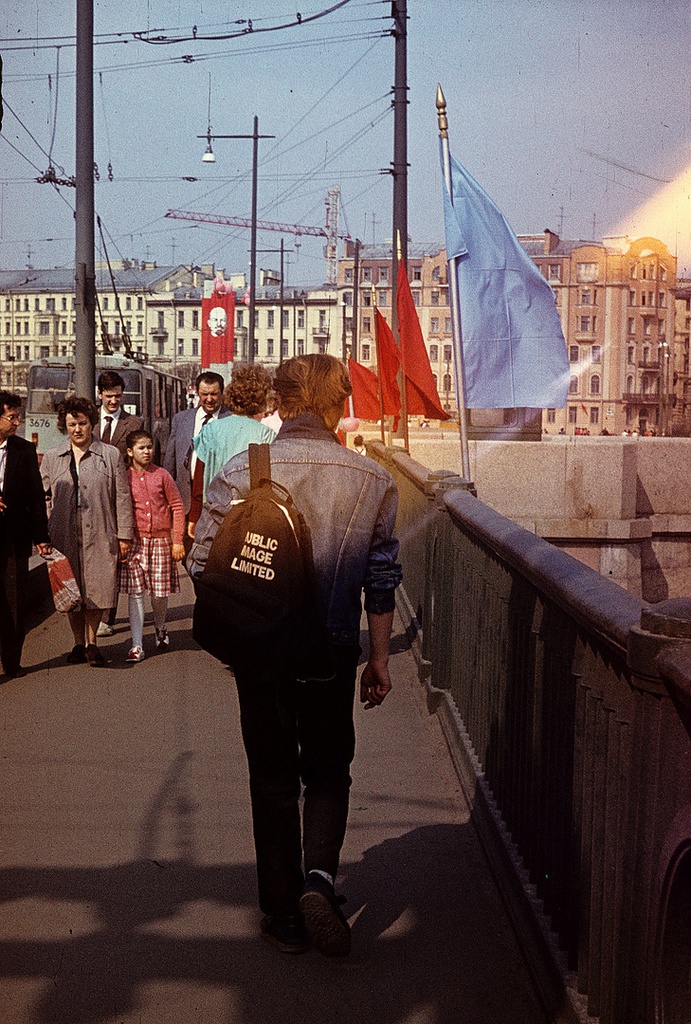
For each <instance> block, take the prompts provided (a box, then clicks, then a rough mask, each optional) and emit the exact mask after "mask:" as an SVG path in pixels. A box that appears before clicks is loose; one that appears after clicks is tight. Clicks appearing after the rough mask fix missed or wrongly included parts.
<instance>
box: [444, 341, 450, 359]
mask: <svg viewBox="0 0 691 1024" xmlns="http://www.w3.org/2000/svg"><path fill="white" fill-rule="evenodd" d="M444 362H445V363H450V362H451V346H450V345H444Z"/></svg>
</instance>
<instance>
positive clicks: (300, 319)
mask: <svg viewBox="0 0 691 1024" xmlns="http://www.w3.org/2000/svg"><path fill="white" fill-rule="evenodd" d="M297 326H298V330H303V331H304V329H305V311H304V309H299V310H298V323H297Z"/></svg>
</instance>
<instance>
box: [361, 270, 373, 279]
mask: <svg viewBox="0 0 691 1024" xmlns="http://www.w3.org/2000/svg"><path fill="white" fill-rule="evenodd" d="M360 280H362V281H371V280H372V268H371V267H363V268H362V277H361V279H360Z"/></svg>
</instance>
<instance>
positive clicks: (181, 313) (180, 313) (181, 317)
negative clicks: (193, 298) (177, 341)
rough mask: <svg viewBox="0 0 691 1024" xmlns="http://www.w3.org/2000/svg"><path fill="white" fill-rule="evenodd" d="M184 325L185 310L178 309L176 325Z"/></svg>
mask: <svg viewBox="0 0 691 1024" xmlns="http://www.w3.org/2000/svg"><path fill="white" fill-rule="evenodd" d="M184 326H185V311H184V309H179V310H178V327H184Z"/></svg>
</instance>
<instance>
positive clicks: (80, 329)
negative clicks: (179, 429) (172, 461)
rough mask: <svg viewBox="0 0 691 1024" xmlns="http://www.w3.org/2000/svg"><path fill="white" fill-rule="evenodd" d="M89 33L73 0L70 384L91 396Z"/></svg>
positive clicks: (89, 6) (84, 10)
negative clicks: (74, 100) (72, 378)
mask: <svg viewBox="0 0 691 1024" xmlns="http://www.w3.org/2000/svg"><path fill="white" fill-rule="evenodd" d="M93 37H94V5H93V0H77V88H76V93H77V105H76V118H75V120H76V131H75V140H76V159H75V168H76V208H75V270H76V302H75V307H76V338H77V344H76V349H75V387H76V390H77V394H78V395H83V396H85V397H86V398H91V399H93V398H94V394H95V392H94V382H95V379H96V268H95V263H94V49H93Z"/></svg>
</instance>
